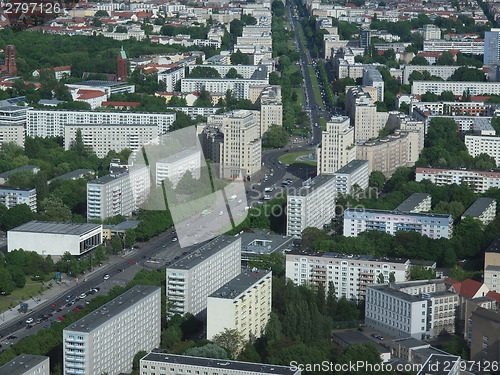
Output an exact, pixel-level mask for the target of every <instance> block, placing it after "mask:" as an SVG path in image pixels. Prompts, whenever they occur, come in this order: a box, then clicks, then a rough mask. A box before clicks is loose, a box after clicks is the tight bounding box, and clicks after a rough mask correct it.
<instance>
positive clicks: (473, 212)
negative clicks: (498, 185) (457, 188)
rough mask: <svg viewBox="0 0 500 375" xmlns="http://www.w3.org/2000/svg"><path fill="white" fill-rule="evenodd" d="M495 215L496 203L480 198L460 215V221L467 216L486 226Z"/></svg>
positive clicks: (492, 200)
mask: <svg viewBox="0 0 500 375" xmlns="http://www.w3.org/2000/svg"><path fill="white" fill-rule="evenodd" d="M496 215H497V201H496V199H493V198H487V197H481V198H477V199H476V201H475V202H474V203H472V205H471V206H470V207H469V208H468V209H467V211H465V212H464V213H463V214H462V220H463V219H465V218H466V217H467V216H471V217H473V218H474V219H477V220H479V221H481V223H483V225H488V224H489V223H491V222H492V221H493V220H495V216H496Z"/></svg>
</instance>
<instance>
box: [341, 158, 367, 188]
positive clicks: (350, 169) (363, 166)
mask: <svg viewBox="0 0 500 375" xmlns="http://www.w3.org/2000/svg"><path fill="white" fill-rule="evenodd" d="M368 171H369V169H368V160H358V159H356V160H352V161H350V162H349V163H347V164H346V165H344V166H343V167H342V168H340V169H338V170H337V171H336V172H335V173H334V174H333V176H334V178H335V191H336V193H337V196H338V195H341V194H353V193H355V189H361V190H365V189H366V188H367V187H368V184H369V177H370V174H369V172H368Z"/></svg>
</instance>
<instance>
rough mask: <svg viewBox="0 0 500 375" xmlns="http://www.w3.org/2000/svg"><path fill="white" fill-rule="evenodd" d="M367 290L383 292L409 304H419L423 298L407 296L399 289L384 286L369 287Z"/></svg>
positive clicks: (374, 285)
mask: <svg viewBox="0 0 500 375" xmlns="http://www.w3.org/2000/svg"><path fill="white" fill-rule="evenodd" d="M367 288H372V289H377V290H380V291H382V292H385V293H387V294H389V295H391V296H393V297H396V298H399V299H402V300H405V301H408V302H419V301H422V298H420V297H418V296H415V295H412V294H407V293H405V292H402V291H400V290H398V289H393V288H391V287H389V286H388V285H385V284H382V285H376V284H373V285H368V286H367Z"/></svg>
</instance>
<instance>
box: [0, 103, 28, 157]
mask: <svg viewBox="0 0 500 375" xmlns="http://www.w3.org/2000/svg"><path fill="white" fill-rule="evenodd" d="M30 108H31V107H18V106H5V107H0V146H1V145H2V144H4V143H9V142H12V143H15V144H16V145H18V146H19V147H23V148H24V139H25V133H26V131H25V127H26V113H27V112H28V109H30Z"/></svg>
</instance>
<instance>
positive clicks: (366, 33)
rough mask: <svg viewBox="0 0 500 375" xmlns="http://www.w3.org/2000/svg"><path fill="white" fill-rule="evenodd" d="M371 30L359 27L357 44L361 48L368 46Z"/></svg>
mask: <svg viewBox="0 0 500 375" xmlns="http://www.w3.org/2000/svg"><path fill="white" fill-rule="evenodd" d="M371 36H372V32H371V30H370V28H369V27H361V28H360V29H359V46H360V47H361V48H366V47H369V46H370V44H371Z"/></svg>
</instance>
